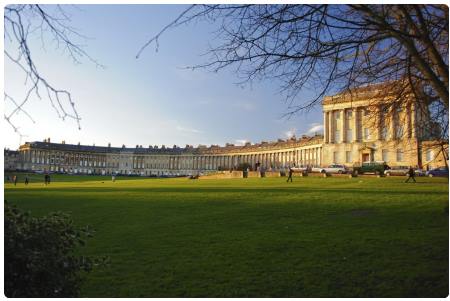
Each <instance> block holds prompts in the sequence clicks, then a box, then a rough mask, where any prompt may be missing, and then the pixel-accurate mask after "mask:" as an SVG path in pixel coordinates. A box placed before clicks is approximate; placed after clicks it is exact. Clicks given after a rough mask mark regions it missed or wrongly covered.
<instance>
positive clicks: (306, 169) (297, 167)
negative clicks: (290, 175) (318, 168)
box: [292, 166, 308, 172]
mask: <svg viewBox="0 0 450 301" xmlns="http://www.w3.org/2000/svg"><path fill="white" fill-rule="evenodd" d="M292 170H293V171H294V172H304V171H308V167H307V166H296V167H292Z"/></svg>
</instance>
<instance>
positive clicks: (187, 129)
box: [175, 125, 203, 134]
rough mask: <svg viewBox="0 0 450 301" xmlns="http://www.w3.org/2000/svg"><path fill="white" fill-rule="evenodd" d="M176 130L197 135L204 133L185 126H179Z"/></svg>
mask: <svg viewBox="0 0 450 301" xmlns="http://www.w3.org/2000/svg"><path fill="white" fill-rule="evenodd" d="M175 128H176V130H177V131H180V132H186V133H195V134H200V133H203V131H200V130H197V129H193V128H187V127H183V126H179V125H177V126H176V127H175Z"/></svg>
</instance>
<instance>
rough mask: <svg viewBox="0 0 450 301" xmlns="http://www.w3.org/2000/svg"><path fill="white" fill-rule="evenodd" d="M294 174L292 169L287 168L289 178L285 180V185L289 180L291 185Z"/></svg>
mask: <svg viewBox="0 0 450 301" xmlns="http://www.w3.org/2000/svg"><path fill="white" fill-rule="evenodd" d="M293 173H294V170H293V169H292V167H289V177H288V178H287V180H286V183H287V182H289V179H290V180H291V183H292V174H293Z"/></svg>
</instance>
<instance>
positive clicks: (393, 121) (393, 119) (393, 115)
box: [389, 107, 397, 140]
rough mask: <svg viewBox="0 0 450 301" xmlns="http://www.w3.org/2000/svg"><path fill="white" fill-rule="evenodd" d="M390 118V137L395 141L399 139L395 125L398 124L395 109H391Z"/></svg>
mask: <svg viewBox="0 0 450 301" xmlns="http://www.w3.org/2000/svg"><path fill="white" fill-rule="evenodd" d="M389 115H390V118H389V121H390V122H389V134H390V135H389V136H390V138H391V139H393V140H395V139H397V135H396V134H395V125H396V123H397V120H396V117H397V116H396V113H395V108H393V107H391V109H390V114H389Z"/></svg>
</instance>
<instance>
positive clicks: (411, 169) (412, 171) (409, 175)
mask: <svg viewBox="0 0 450 301" xmlns="http://www.w3.org/2000/svg"><path fill="white" fill-rule="evenodd" d="M415 175H416V174H415V172H414V168H412V166H410V167H409V170H408V178H407V179H406V181H405V183H408V182H409V180H410V179H413V181H414V183H416V178H415V177H414V176H415Z"/></svg>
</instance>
